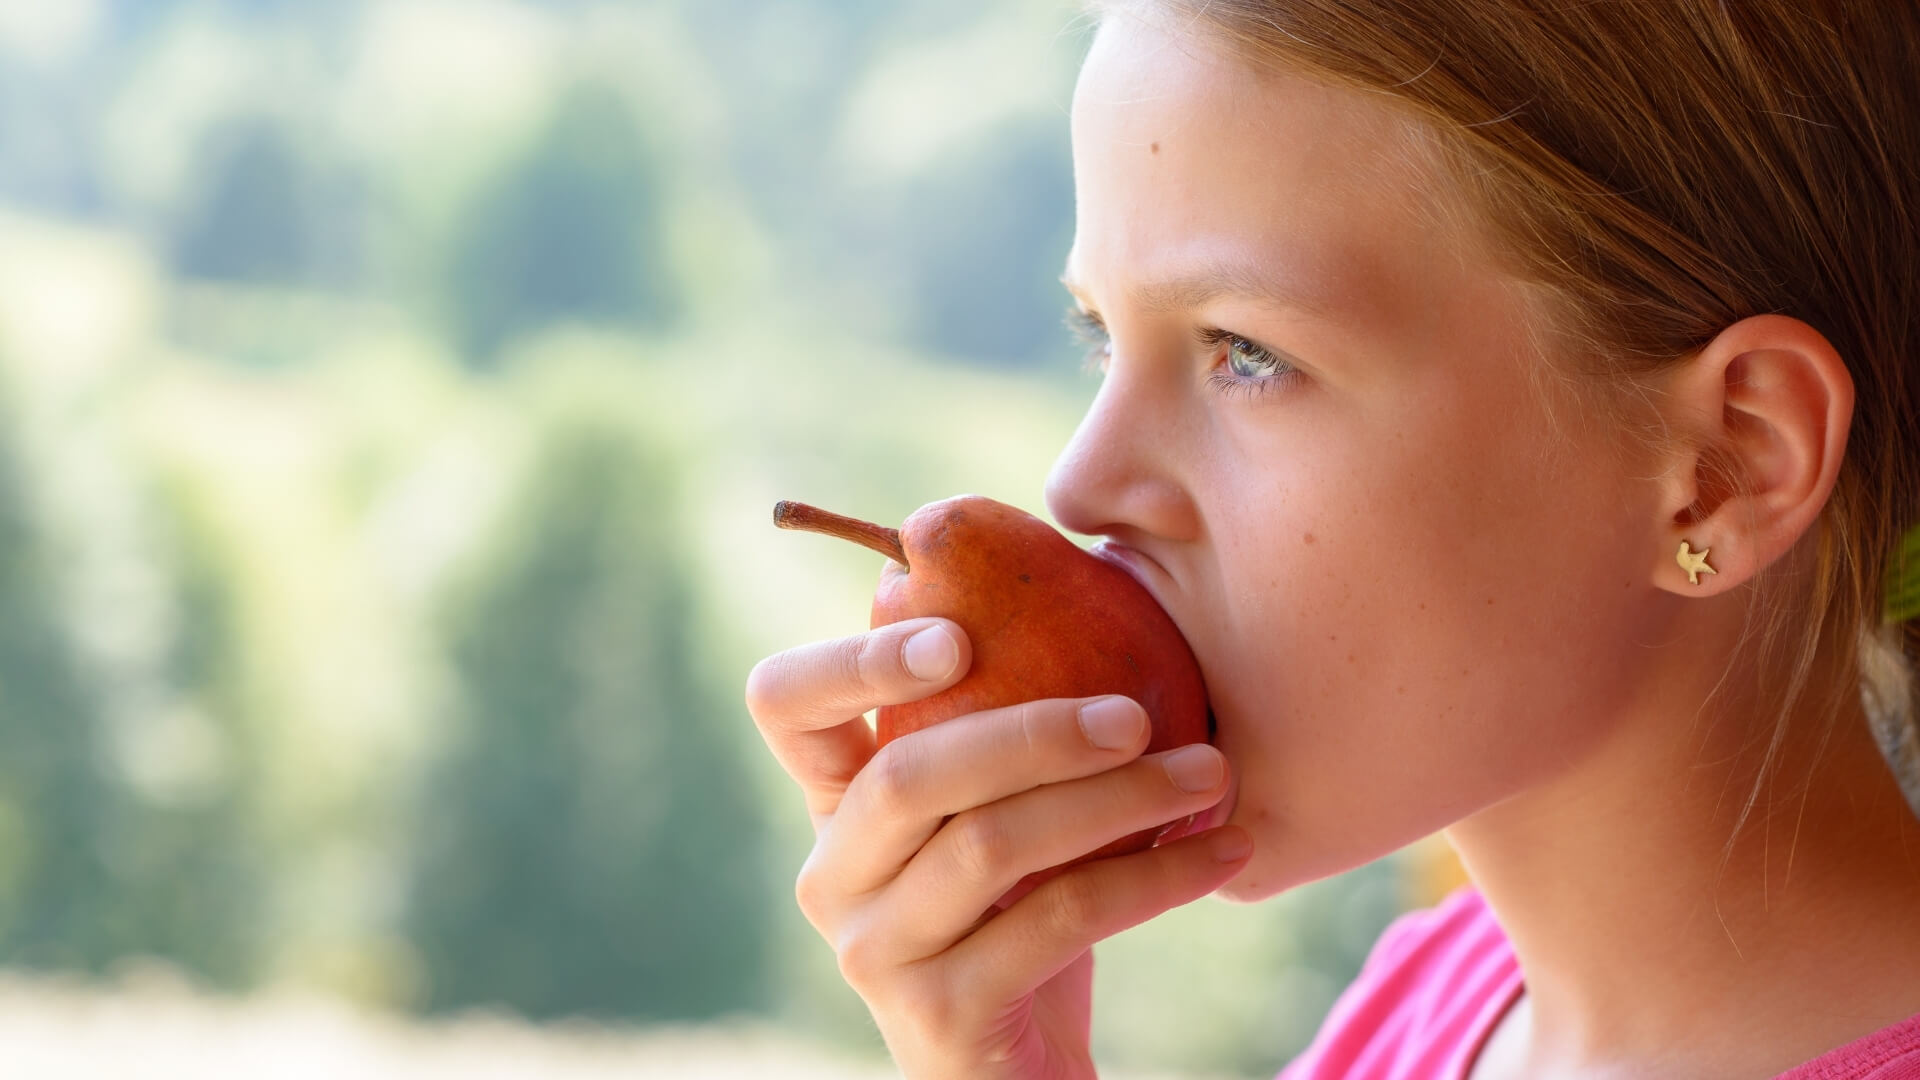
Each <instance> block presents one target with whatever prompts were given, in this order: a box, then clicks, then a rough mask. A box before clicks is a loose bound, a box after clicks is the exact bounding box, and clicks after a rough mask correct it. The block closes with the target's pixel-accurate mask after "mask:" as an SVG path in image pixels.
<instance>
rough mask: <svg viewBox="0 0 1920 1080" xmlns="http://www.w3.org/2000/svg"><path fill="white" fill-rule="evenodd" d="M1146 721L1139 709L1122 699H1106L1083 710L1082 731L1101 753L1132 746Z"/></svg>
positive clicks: (1090, 703)
mask: <svg viewBox="0 0 1920 1080" xmlns="http://www.w3.org/2000/svg"><path fill="white" fill-rule="evenodd" d="M1146 719H1147V718H1146V716H1145V715H1144V714H1143V713H1142V712H1141V710H1140V707H1139V706H1138V705H1135V704H1134V703H1133V702H1131V701H1128V700H1127V699H1126V698H1123V697H1103V698H1101V699H1100V700H1098V701H1089V702H1087V703H1086V704H1085V705H1082V706H1080V730H1081V731H1083V732H1085V733H1086V736H1087V741H1088V742H1090V743H1092V744H1093V745H1094V746H1095V747H1096V748H1098V749H1101V750H1124V749H1126V748H1127V747H1129V746H1132V745H1133V740H1135V739H1137V738H1139V737H1140V726H1141V724H1143V723H1144V722H1145V721H1146Z"/></svg>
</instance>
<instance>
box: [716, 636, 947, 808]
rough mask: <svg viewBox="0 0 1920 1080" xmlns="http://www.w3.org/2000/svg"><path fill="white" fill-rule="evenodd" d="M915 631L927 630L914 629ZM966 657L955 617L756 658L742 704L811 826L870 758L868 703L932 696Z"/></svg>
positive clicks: (835, 803)
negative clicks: (801, 799)
mask: <svg viewBox="0 0 1920 1080" xmlns="http://www.w3.org/2000/svg"><path fill="white" fill-rule="evenodd" d="M922 631H932V633H930V634H928V635H927V636H925V637H921V636H919V635H920V634H921V632H922ZM972 660H973V649H972V646H971V644H970V643H969V642H968V641H967V635H966V632H965V631H963V630H961V629H960V627H959V626H958V625H957V624H955V623H954V622H953V621H952V620H950V619H938V618H923V619H904V620H902V621H900V622H897V623H890V624H888V625H886V626H882V627H879V628H878V629H874V630H869V631H867V632H866V633H863V634H851V635H849V636H847V637H843V638H835V639H832V640H829V641H816V642H812V643H810V644H807V645H801V646H798V647H796V648H792V649H788V650H786V651H785V652H780V653H775V654H774V655H772V656H769V657H767V658H766V659H764V660H762V661H760V662H759V663H758V664H755V665H754V668H753V671H751V672H750V673H748V675H747V690H746V700H747V711H748V712H749V713H750V714H752V716H753V721H754V724H755V725H756V726H758V727H759V729H760V737H761V738H763V739H765V740H766V743H767V748H768V749H770V750H772V751H773V756H774V758H775V759H776V760H778V761H779V762H780V767H781V768H783V769H785V770H786V771H787V775H789V776H791V777H793V778H794V780H795V781H796V782H798V783H799V785H800V790H801V791H802V793H803V794H804V795H805V796H806V800H807V811H808V813H810V814H811V815H813V818H814V825H815V827H816V828H817V827H818V826H819V824H820V819H821V818H822V817H824V816H826V815H828V814H831V813H833V812H834V810H835V808H837V807H838V806H839V805H840V796H841V795H842V794H843V793H844V792H845V791H846V789H847V784H848V782H849V781H851V780H852V779H853V777H854V774H855V773H858V772H859V771H860V768H861V766H863V765H865V764H866V763H867V759H869V758H871V757H872V756H873V752H874V748H875V745H874V735H873V730H872V729H871V728H869V727H868V726H867V723H866V721H865V719H863V715H864V714H865V713H866V712H867V710H869V709H874V708H878V707H880V706H882V705H899V704H903V703H905V702H909V701H918V700H919V699H921V698H924V697H930V696H932V695H934V694H937V693H939V692H940V691H941V690H944V689H946V688H947V687H949V686H952V685H953V684H954V683H956V682H958V681H959V680H960V677H961V676H962V675H964V674H965V673H966V671H967V668H968V666H969V665H970V664H971V662H972ZM910 664H911V667H910V666H909V665H910ZM916 671H917V672H919V673H920V674H916V673H915V672H916ZM921 675H932V676H933V678H922V677H921Z"/></svg>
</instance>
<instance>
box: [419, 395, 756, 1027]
mask: <svg viewBox="0 0 1920 1080" xmlns="http://www.w3.org/2000/svg"><path fill="white" fill-rule="evenodd" d="M671 470H672V465H671V463H670V462H668V461H665V460H661V459H659V458H657V457H654V456H652V455H650V454H648V453H646V452H643V451H640V450H639V449H638V448H637V446H636V444H635V441H634V439H633V437H632V436H631V435H628V434H623V433H621V432H619V431H618V430H616V429H615V428H614V426H613V425H612V424H611V423H606V422H589V423H586V424H584V425H576V424H571V423H570V424H563V425H561V426H560V427H559V428H558V429H557V430H555V431H554V432H553V433H552V435H551V436H550V441H549V444H548V446H547V447H546V449H545V450H544V452H543V453H542V454H541V455H540V458H539V460H538V463H537V465H536V467H535V468H534V469H533V471H532V473H531V475H530V479H529V480H528V482H527V485H526V488H525V495H524V499H523V500H522V503H521V505H520V506H519V507H518V508H517V510H516V512H514V513H512V514H511V515H510V516H509V517H508V518H507V525H506V528H505V533H506V536H505V539H504V541H503V546H502V547H501V548H500V549H498V551H497V553H496V556H495V558H494V559H493V560H492V561H491V563H490V565H489V566H488V568H487V569H486V570H485V571H484V572H483V573H482V575H481V577H480V579H479V582H478V584H477V586H476V587H475V588H474V589H473V591H472V592H471V593H470V594H468V595H467V596H466V597H465V599H464V601H462V602H458V603H457V604H456V606H455V608H454V611H455V614H454V615H453V618H452V626H451V629H450V635H451V642H452V645H451V648H452V656H453V662H454V668H455V673H456V677H457V680H458V686H459V695H460V698H461V699H462V700H463V701H464V706H463V708H462V709H461V711H460V714H459V716H458V718H457V721H456V725H457V731H456V733H455V734H454V736H453V737H452V739H451V741H450V745H449V746H448V747H447V749H446V752H445V756H444V758H443V759H442V760H441V761H440V762H439V764H438V766H437V767H436V768H434V769H433V771H432V773H431V776H430V778H429V780H428V782H427V784H426V785H425V787H424V790H423V799H422V801H421V804H420V806H419V809H418V827H417V830H418V831H417V837H416V844H415V846H416V848H417V855H416V860H415V868H414V874H413V884H412V890H411V900H410V905H409V910H408V915H407V926H408V931H407V932H408V935H409V937H410V938H411V940H412V941H413V942H414V943H415V946H416V947H417V948H418V949H419V950H420V954H421V956H422V959H423V961H424V970H425V973H426V976H427V982H428V987H429V990H428V994H427V1000H426V1001H425V1002H424V1003H423V1004H424V1005H425V1006H426V1007H427V1008H429V1009H433V1010H448V1009H454V1008H459V1007H463V1006H469V1005H481V1004H489V1003H497V1004H504V1005H508V1006H511V1007H513V1008H515V1009H518V1010H519V1011H521V1012H522V1013H524V1014H526V1015H529V1016H533V1017H553V1016H562V1015H569V1014H571V1015H590V1016H604V1017H623V1018H635V1019H682V1018H698V1017H707V1016H713V1015H717V1014H720V1013H723V1012H728V1011H734V1010H752V1009H756V1008H759V1007H762V1005H763V1004H764V1002H763V994H764V993H765V991H766V988H767V986H768V982H769V977H768V973H767V970H766V968H767V965H768V963H769V956H768V945H769V942H768V938H769V934H770V929H769V928H770V926H771V922H770V911H771V905H772V904H773V903H774V902H775V899H776V898H777V897H779V896H782V895H784V893H783V891H782V890H778V889H774V888H771V883H770V882H769V881H768V880H767V879H766V876H765V875H766V853H765V851H764V845H765V843H766V840H765V832H766V827H765V822H764V818H763V810H762V807H761V806H760V804H759V798H758V796H757V794H756V791H757V789H756V788H755V786H754V782H753V780H752V777H751V775H750V773H749V772H748V769H747V766H746V763H745V760H744V758H743V756H742V753H743V750H744V749H745V748H744V746H743V745H742V740H741V739H740V738H739V737H738V734H737V731H738V728H737V726H735V727H734V733H732V734H730V733H729V725H730V724H732V722H733V720H734V714H736V713H738V712H739V711H740V710H739V708H738V707H737V704H736V702H735V700H734V697H735V695H734V694H732V693H726V694H721V693H720V692H719V691H718V690H717V689H716V687H717V683H716V682H715V681H714V679H713V676H712V675H711V674H709V673H707V672H706V669H705V667H704V661H703V658H702V657H701V656H700V654H699V648H698V643H699V641H700V640H702V639H701V638H700V636H699V635H698V634H697V633H696V632H695V627H694V625H693V622H694V619H695V618H696V612H695V604H696V603H697V599H696V596H695V595H694V591H693V587H692V586H691V585H690V583H689V582H688V580H687V571H686V567H685V564H684V560H683V559H682V557H681V554H680V550H679V544H680V537H681V535H682V531H681V530H682V526H681V523H680V519H679V515H678V514H677V512H676V508H675V498H674V494H673V491H672V488H671V480H670V476H671Z"/></svg>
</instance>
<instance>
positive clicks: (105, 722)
mask: <svg viewBox="0 0 1920 1080" xmlns="http://www.w3.org/2000/svg"><path fill="white" fill-rule="evenodd" d="M11 430H14V425H11V424H0V431H11ZM20 469H21V466H20V461H19V458H18V456H17V452H16V450H15V448H14V446H13V444H12V443H11V441H10V440H0V963H9V964H18V965H21V966H25V967H33V968H42V969H58V970H74V971H88V972H102V971H105V970H106V969H107V968H108V967H110V966H111V965H112V963H113V962H114V961H116V960H118V959H120V958H122V957H126V956H137V955H145V956H155V957H159V958H162V959H166V960H169V961H172V962H174V963H177V964H180V965H181V966H183V967H184V968H186V969H187V970H189V971H192V972H194V973H195V974H197V975H199V976H200V977H202V978H205V979H207V980H208V981H210V982H212V983H214V984H216V985H220V986H226V987H238V986H242V985H245V984H247V983H248V982H249V981H250V980H251V979H252V978H253V977H254V975H255V974H256V972H257V967H258V961H259V958H260V952H261V946H262V942H263V940H264V929H265V928H264V925H263V920H262V912H263V907H264V903H263V898H264V894H265V882H266V879H267V871H266V867H265V865H264V862H263V860H262V857H261V852H260V850H259V847H258V845H257V844H256V843H254V842H253V839H252V837H251V834H250V830H249V828H248V825H247V822H248V821H249V820H250V815H249V807H250V803H249V792H250V787H249V785H250V782H251V780H252V779H253V778H254V773H253V770H251V769H249V768H247V767H246V766H247V764H248V762H247V761H246V759H245V758H244V756H243V755H241V754H240V753H238V752H237V748H236V747H235V744H234V739H233V735H234V721H235V716H234V713H233V711H232V710H231V709H228V708H224V707H223V704H225V700H224V699H223V694H224V691H223V687H226V686H229V685H230V684H229V683H228V682H227V681H226V665H227V664H228V663H229V662H230V661H231V659H232V657H233V654H234V650H235V641H234V638H233V635H232V634H231V633H230V630H229V626H228V622H227V620H226V618H225V593H226V589H225V585H224V583H223V580H222V577H221V574H220V571H219V568H218V567H217V566H216V565H215V563H214V561H213V560H212V559H211V558H209V557H207V554H206V552H205V550H204V549H198V548H195V547H193V546H191V545H187V546H182V547H179V548H177V549H176V554H175V559H174V561H173V562H172V564H171V565H169V566H168V567H167V569H168V570H169V571H170V572H171V573H170V574H169V580H170V583H171V587H172V588H173V589H174V591H175V596H174V601H175V604H176V606H177V607H178V608H179V615H180V618H179V620H178V622H177V623H176V625H175V626H174V630H175V631H176V633H175V636H173V637H172V638H170V639H169V641H168V648H169V652H168V654H167V655H166V656H163V657H161V658H160V664H159V670H158V672H157V676H158V679H159V682H158V684H157V685H155V686H152V687H147V688H146V689H147V690H149V691H158V693H151V692H150V693H140V694H132V693H127V692H126V690H127V688H125V687H116V686H113V685H103V684H102V681H101V680H100V679H98V678H97V675H98V674H99V673H98V672H97V671H95V670H93V669H92V667H91V666H90V665H89V663H88V662H87V660H86V658H85V656H84V654H83V653H82V651H81V650H80V649H79V648H78V647H77V646H76V643H75V642H74V640H73V638H72V636H71V633H70V631H69V630H68V628H67V623H66V621H65V619H64V617H63V613H62V611H61V603H62V600H61V598H60V596H59V595H58V592H57V589H56V587H55V585H54V583H55V582H56V581H57V580H58V574H59V568H58V567H57V566H56V565H55V563H54V561H53V560H52V559H51V558H50V557H49V553H48V547H47V541H46V539H45V537H44V535H43V533H42V531H41V526H40V525H39V524H38V523H36V522H35V521H34V520H33V516H32V515H33V512H34V509H35V508H34V506H33V505H32V501H31V499H30V498H29V497H28V493H27V491H26V489H25V486H24V485H23V484H22V482H21V481H22V474H21V471H20ZM169 699H171V700H169ZM116 709H117V710H119V714H118V715H117V716H116V715H114V710H116ZM182 724H187V725H190V726H192V728H193V730H194V733H195V734H196V735H197V736H198V739H197V742H198V745H199V746H200V748H201V749H202V751H204V752H203V753H202V754H201V755H200V759H201V762H202V767H199V768H197V769H192V768H190V769H188V770H183V769H181V768H178V767H175V768H172V769H171V770H170V771H161V772H156V771H154V770H152V769H143V766H144V765H145V764H147V763H146V762H144V761H136V760H133V759H132V758H131V757H130V749H131V750H134V751H136V752H137V748H139V747H141V746H143V745H145V746H150V747H155V748H159V744H158V743H156V742H155V741H154V740H153V738H152V734H153V732H154V731H155V730H158V731H160V732H161V734H162V736H164V735H165V734H166V733H167V732H168V731H169V730H175V731H177V730H180V725H182ZM169 725H171V726H169ZM156 726H157V727H156ZM142 729H144V735H143V732H142ZM165 749H168V750H177V749H179V748H178V747H167V748H165ZM222 763H224V767H222ZM142 776H144V777H146V778H147V779H148V782H147V783H145V784H142V783H140V782H138V781H139V778H140V777H142Z"/></svg>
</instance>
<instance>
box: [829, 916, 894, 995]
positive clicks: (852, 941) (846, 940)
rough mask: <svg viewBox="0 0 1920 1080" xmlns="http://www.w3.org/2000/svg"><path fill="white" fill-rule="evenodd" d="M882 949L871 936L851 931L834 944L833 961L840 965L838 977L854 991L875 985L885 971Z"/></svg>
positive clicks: (863, 932) (884, 958) (885, 961)
mask: <svg viewBox="0 0 1920 1080" xmlns="http://www.w3.org/2000/svg"><path fill="white" fill-rule="evenodd" d="M884 951H885V950H884V949H883V948H882V946H881V943H880V942H879V940H878V939H876V937H875V936H874V935H873V934H870V933H867V932H865V931H864V930H862V929H852V930H849V931H848V932H847V933H844V934H842V935H840V938H839V940H838V941H836V942H834V946H833V952H834V959H835V960H836V961H838V963H839V965H840V977H841V978H842V979H844V980H846V983H847V985H848V986H851V987H853V988H854V989H855V990H863V989H865V988H868V987H871V986H874V985H876V984H877V983H878V982H879V981H880V978H881V976H882V975H883V973H884V972H885V970H886V964H887V959H886V957H885V956H883V955H882V954H883V953H884Z"/></svg>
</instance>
